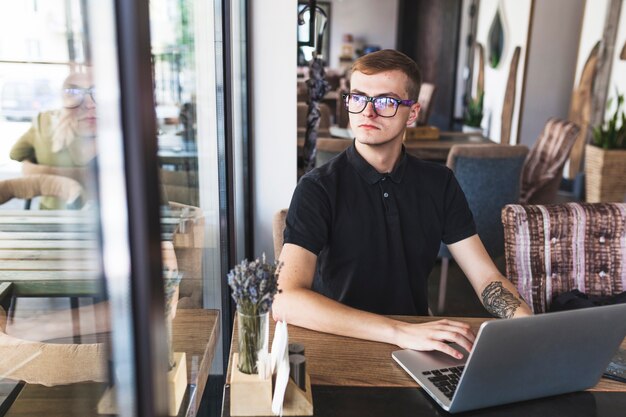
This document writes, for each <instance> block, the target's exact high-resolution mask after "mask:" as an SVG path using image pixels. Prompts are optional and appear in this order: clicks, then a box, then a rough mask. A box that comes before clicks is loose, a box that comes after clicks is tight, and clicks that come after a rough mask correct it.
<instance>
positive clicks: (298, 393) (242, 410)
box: [230, 353, 313, 417]
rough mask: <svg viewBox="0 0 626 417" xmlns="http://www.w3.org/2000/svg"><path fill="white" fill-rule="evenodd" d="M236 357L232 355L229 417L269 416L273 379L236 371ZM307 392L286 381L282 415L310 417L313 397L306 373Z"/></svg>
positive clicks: (309, 379)
mask: <svg viewBox="0 0 626 417" xmlns="http://www.w3.org/2000/svg"><path fill="white" fill-rule="evenodd" d="M238 360H239V356H238V354H237V353H233V361H232V368H231V376H230V415H231V416H233V417H234V416H272V415H274V413H272V393H273V392H274V383H273V378H272V377H271V376H270V377H268V378H266V379H261V378H259V376H258V375H248V374H244V373H243V372H241V371H239V368H238V366H237V365H238ZM305 386H306V389H305V390H304V391H303V390H301V389H300V388H299V387H298V386H297V385H296V384H295V383H294V382H293V380H291V378H290V379H289V382H288V384H287V390H286V392H285V400H284V402H283V416H312V415H313V397H312V395H311V378H310V377H309V375H308V373H307V374H306V385H305Z"/></svg>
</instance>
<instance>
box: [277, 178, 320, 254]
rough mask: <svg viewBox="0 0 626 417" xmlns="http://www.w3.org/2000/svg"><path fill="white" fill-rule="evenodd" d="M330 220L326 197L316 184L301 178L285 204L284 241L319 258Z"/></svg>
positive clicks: (312, 180)
mask: <svg viewBox="0 0 626 417" xmlns="http://www.w3.org/2000/svg"><path fill="white" fill-rule="evenodd" d="M330 218H331V216H330V204H329V199H328V194H327V193H326V192H325V190H324V188H323V187H322V185H321V184H319V183H318V182H317V181H315V180H314V179H311V178H307V177H303V178H302V180H301V181H300V182H299V183H298V185H297V186H296V190H295V191H294V193H293V197H292V199H291V204H290V205H289V211H288V212H287V219H286V224H285V232H284V242H285V243H291V244H294V245H298V246H300V247H302V248H304V249H306V250H308V251H310V252H312V253H314V254H315V255H319V253H320V252H321V250H322V249H323V248H324V246H326V244H327V242H328V236H329V231H330Z"/></svg>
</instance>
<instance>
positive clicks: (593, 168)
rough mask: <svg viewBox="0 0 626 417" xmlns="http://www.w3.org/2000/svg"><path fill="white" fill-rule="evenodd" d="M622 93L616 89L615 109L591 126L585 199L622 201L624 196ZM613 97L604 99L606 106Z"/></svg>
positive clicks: (625, 163) (625, 154) (625, 119)
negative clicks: (604, 118) (602, 120)
mask: <svg viewBox="0 0 626 417" xmlns="http://www.w3.org/2000/svg"><path fill="white" fill-rule="evenodd" d="M623 104H624V95H623V94H619V93H617V100H616V105H615V111H614V112H613V114H612V115H611V117H610V118H609V119H608V120H605V121H604V123H602V124H600V125H599V126H596V127H595V128H594V129H593V140H592V143H590V144H588V145H587V146H586V148H585V186H586V188H587V201H588V202H590V203H596V202H600V201H604V202H610V201H613V202H622V201H624V197H625V196H626V113H624V111H623V110H622V105H623ZM612 105H613V100H609V101H608V102H607V110H608V109H610V108H611V107H612Z"/></svg>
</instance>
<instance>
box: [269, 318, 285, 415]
mask: <svg viewBox="0 0 626 417" xmlns="http://www.w3.org/2000/svg"><path fill="white" fill-rule="evenodd" d="M271 370H272V373H273V372H274V371H276V386H275V388H274V397H273V399H272V413H274V414H276V415H278V414H281V415H282V412H283V401H284V399H285V391H286V390H287V384H288V383H289V334H288V333H287V323H286V322H285V321H279V322H277V323H276V330H275V331H274V340H273V341H272V363H271Z"/></svg>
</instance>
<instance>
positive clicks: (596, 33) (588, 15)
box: [576, 0, 609, 85]
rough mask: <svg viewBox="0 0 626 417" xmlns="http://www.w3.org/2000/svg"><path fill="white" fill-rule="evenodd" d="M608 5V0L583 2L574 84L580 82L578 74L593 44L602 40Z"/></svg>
mask: <svg viewBox="0 0 626 417" xmlns="http://www.w3.org/2000/svg"><path fill="white" fill-rule="evenodd" d="M608 6H609V0H591V1H587V2H586V4H585V14H584V20H583V24H582V31H581V34H580V45H579V47H578V59H577V62H576V85H578V83H579V82H580V75H581V73H582V71H583V67H584V66H585V62H586V61H587V57H588V56H589V53H590V52H591V50H592V49H593V46H594V45H595V44H596V42H598V41H600V40H602V33H603V32H604V21H605V19H606V10H607V8H608Z"/></svg>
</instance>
